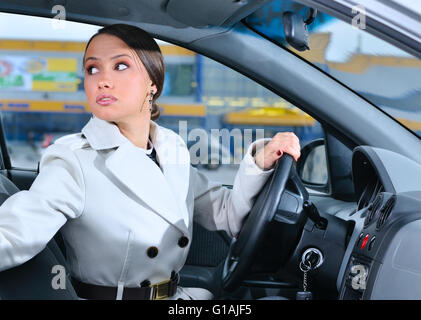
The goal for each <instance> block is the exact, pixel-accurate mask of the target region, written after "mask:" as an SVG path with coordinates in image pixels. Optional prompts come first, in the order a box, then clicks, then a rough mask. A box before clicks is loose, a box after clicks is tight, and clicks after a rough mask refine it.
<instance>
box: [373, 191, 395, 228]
mask: <svg viewBox="0 0 421 320" xmlns="http://www.w3.org/2000/svg"><path fill="white" fill-rule="evenodd" d="M394 205H395V196H392V197H390V198H389V199H388V200H387V201H386V203H385V204H384V206H383V207H382V208H381V210H380V216H379V220H377V225H376V228H377V230H379V229H380V228H381V227H382V226H383V225H384V223H385V222H386V220H387V218H389V216H390V213H391V212H392V209H393V206H394Z"/></svg>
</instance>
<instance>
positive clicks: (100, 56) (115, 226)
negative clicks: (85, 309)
mask: <svg viewBox="0 0 421 320" xmlns="http://www.w3.org/2000/svg"><path fill="white" fill-rule="evenodd" d="M83 61H84V70H85V82H84V86H85V91H86V96H87V100H88V103H89V105H90V107H91V111H92V113H93V117H92V119H91V120H90V121H89V122H88V123H87V124H86V126H85V127H84V128H83V129H82V132H81V133H77V134H72V135H68V136H65V137H63V138H61V139H59V140H57V141H56V143H54V144H53V145H52V146H50V147H49V148H48V149H47V150H46V152H45V153H44V155H43V157H42V159H41V164H40V173H39V175H38V176H37V178H36V179H35V181H34V183H33V185H32V186H31V188H30V190H29V191H21V192H18V193H17V194H14V195H13V196H11V197H10V198H9V199H8V200H7V201H5V202H4V204H3V205H2V206H1V207H0V257H2V258H1V260H0V270H4V269H7V268H10V267H13V266H16V265H18V264H21V263H23V262H25V261H27V260H29V259H30V258H32V257H33V256H35V255H36V254H37V253H39V252H40V251H41V250H42V249H43V248H44V247H45V245H46V244H47V243H48V242H49V240H50V239H51V238H52V237H53V236H54V235H55V234H56V233H57V231H58V230H59V229H60V228H61V232H62V235H63V239H64V242H65V245H66V253H67V258H68V261H69V266H70V269H71V270H70V273H71V275H72V277H73V280H74V286H75V289H76V291H77V293H78V295H79V296H80V297H81V298H86V299H151V298H169V299H178V298H182V299H190V298H195V299H209V298H211V297H212V295H211V294H210V293H209V292H208V291H206V290H204V289H199V288H181V287H178V286H177V280H178V279H177V272H178V271H179V270H180V269H181V268H182V266H183V264H184V262H185V260H186V257H187V253H188V250H189V246H190V243H191V238H192V226H193V219H195V220H196V221H197V222H199V223H201V224H202V225H203V226H204V227H206V228H208V229H210V230H226V231H227V232H228V233H229V234H230V235H231V236H235V235H236V234H237V233H238V232H239V230H240V228H241V224H242V221H243V219H244V217H245V216H246V215H247V213H248V212H249V211H250V209H251V207H252V204H253V199H254V197H255V195H256V194H257V193H258V192H259V190H260V188H261V187H262V186H263V184H264V183H265V181H266V179H267V177H268V176H269V175H270V173H271V171H272V170H271V169H270V168H271V167H272V166H273V165H274V163H275V161H276V160H277V159H278V158H280V157H281V156H282V153H283V152H288V153H289V154H291V155H292V156H293V157H294V158H295V160H297V159H298V157H299V155H300V146H299V142H298V138H297V137H296V136H295V135H293V134H292V133H278V134H277V135H276V136H275V137H274V138H272V139H265V140H261V141H256V142H254V143H253V144H252V145H251V146H250V148H249V150H248V152H247V154H246V155H245V157H244V159H243V160H242V162H241V164H240V168H239V171H238V173H237V176H236V178H235V182H234V187H233V189H232V190H229V189H226V188H224V187H222V186H221V185H220V184H217V183H212V182H210V181H208V179H207V178H206V177H205V176H204V175H203V174H202V173H200V172H199V171H197V170H196V169H195V168H193V167H192V166H190V162H189V152H188V150H187V148H186V146H185V143H184V142H183V140H182V139H181V137H180V136H179V135H177V134H176V133H174V132H173V131H171V130H168V129H166V128H163V127H161V126H159V125H157V124H156V123H155V122H154V121H153V120H156V119H157V118H158V116H159V109H158V107H157V106H156V104H155V101H156V99H157V98H158V97H159V95H160V94H161V92H162V89H163V84H164V61H163V57H162V54H161V52H160V49H159V47H158V45H157V44H156V42H155V41H154V40H153V38H152V37H150V36H149V35H148V34H147V33H146V32H145V31H143V30H141V29H139V28H137V27H134V26H130V25H124V24H117V25H111V26H108V27H105V28H103V29H101V30H99V31H98V33H97V34H95V35H94V36H93V37H92V38H91V39H90V40H89V42H88V44H87V47H86V50H85V55H84V60H83ZM265 143H266V145H265ZM253 152H256V155H255V156H254V158H253V155H252V153H253ZM193 213H194V216H193Z"/></svg>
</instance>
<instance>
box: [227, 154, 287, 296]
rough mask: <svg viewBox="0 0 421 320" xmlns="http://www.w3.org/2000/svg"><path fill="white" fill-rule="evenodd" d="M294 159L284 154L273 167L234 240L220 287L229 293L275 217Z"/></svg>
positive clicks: (247, 267) (238, 280)
mask: <svg viewBox="0 0 421 320" xmlns="http://www.w3.org/2000/svg"><path fill="white" fill-rule="evenodd" d="M293 164H294V159H293V158H292V156H290V155H289V154H286V153H285V154H284V155H283V156H282V157H281V158H280V159H279V160H278V161H277V162H276V164H275V167H274V172H273V174H272V175H271V176H270V177H269V178H268V181H266V184H265V185H264V187H263V188H262V191H261V192H260V193H259V195H258V196H257V199H256V201H255V203H254V205H253V208H252V209H251V211H250V213H249V215H248V217H247V219H246V221H245V222H244V224H243V227H242V229H241V231H240V233H239V235H238V238H237V239H233V241H232V243H231V246H230V250H229V253H228V256H227V258H226V260H225V263H224V267H223V271H222V287H223V288H224V290H226V291H232V290H234V289H235V288H237V287H238V285H239V283H240V282H241V281H242V280H243V279H244V277H245V275H246V272H247V271H248V270H249V268H250V265H251V263H252V261H253V257H254V256H255V253H256V250H257V249H258V248H259V246H260V244H261V242H262V239H263V236H264V234H265V231H266V229H267V227H268V225H269V223H270V222H271V221H272V219H273V218H274V215H275V214H276V212H277V210H278V206H279V203H280V201H281V197H282V194H283V193H284V190H285V187H286V183H287V181H288V179H289V177H290V173H291V169H292V167H293Z"/></svg>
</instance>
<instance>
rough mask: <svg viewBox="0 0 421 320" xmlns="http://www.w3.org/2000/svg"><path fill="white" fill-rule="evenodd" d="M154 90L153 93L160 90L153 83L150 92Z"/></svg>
mask: <svg viewBox="0 0 421 320" xmlns="http://www.w3.org/2000/svg"><path fill="white" fill-rule="evenodd" d="M152 91H153V95H155V94H156V93H157V91H158V89H157V88H156V85H154V84H151V88H150V90H149V92H152Z"/></svg>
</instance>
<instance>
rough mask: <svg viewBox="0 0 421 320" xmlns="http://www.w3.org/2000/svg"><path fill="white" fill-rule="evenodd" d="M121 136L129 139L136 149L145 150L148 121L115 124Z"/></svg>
mask: <svg viewBox="0 0 421 320" xmlns="http://www.w3.org/2000/svg"><path fill="white" fill-rule="evenodd" d="M116 124H117V126H118V128H119V130H120V132H121V134H122V135H124V136H125V137H126V138H127V139H129V140H130V141H131V142H132V143H133V144H134V145H135V146H136V147H139V148H142V149H145V150H146V149H147V148H148V140H149V126H150V120H149V119H142V121H121V122H118V123H116Z"/></svg>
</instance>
